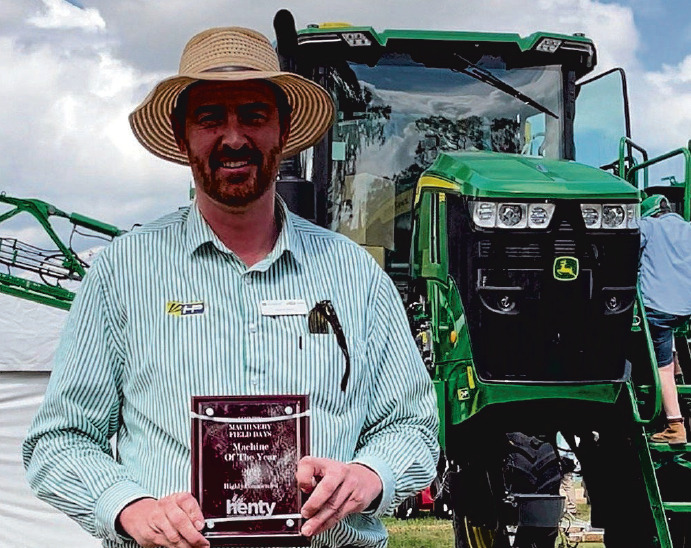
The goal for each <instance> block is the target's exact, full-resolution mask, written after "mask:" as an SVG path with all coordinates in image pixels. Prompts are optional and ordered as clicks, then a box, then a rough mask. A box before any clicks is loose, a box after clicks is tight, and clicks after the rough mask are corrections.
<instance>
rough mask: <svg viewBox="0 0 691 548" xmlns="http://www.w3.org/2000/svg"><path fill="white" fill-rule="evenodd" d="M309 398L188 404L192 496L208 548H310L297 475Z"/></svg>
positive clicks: (305, 448) (214, 399) (305, 444)
mask: <svg viewBox="0 0 691 548" xmlns="http://www.w3.org/2000/svg"><path fill="white" fill-rule="evenodd" d="M308 453H309V410H308V401H307V396H301V395H279V396H193V397H192V494H193V495H194V496H195V498H196V499H197V501H199V505H200V507H201V510H202V513H203V514H204V519H205V526H204V529H203V530H202V533H203V535H204V536H205V537H206V538H207V539H208V540H209V542H210V543H211V545H212V546H219V545H223V546H308V545H309V539H308V538H306V537H304V536H302V535H300V529H301V527H302V524H303V518H302V516H301V515H300V509H301V508H302V504H303V502H304V501H303V494H302V492H301V491H300V489H299V488H298V485H297V480H296V479H295V472H296V471H297V464H298V461H299V460H300V459H301V458H302V457H303V456H305V455H307V454H308Z"/></svg>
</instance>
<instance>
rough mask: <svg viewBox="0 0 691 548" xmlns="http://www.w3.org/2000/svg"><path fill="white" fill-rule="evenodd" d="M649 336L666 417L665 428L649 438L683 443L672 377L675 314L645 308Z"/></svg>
mask: <svg viewBox="0 0 691 548" xmlns="http://www.w3.org/2000/svg"><path fill="white" fill-rule="evenodd" d="M646 312H647V316H648V325H649V327H650V335H651V338H652V341H653V347H654V349H655V358H656V359H657V363H658V373H659V375H660V390H661V392H662V406H663V408H664V411H665V416H666V417H667V425H668V426H667V428H665V430H663V431H662V432H658V433H657V434H653V435H652V436H651V438H650V439H651V440H652V441H654V442H657V443H672V444H677V443H686V429H685V428H684V419H683V417H682V415H681V409H680V407H679V398H678V396H677V385H676V382H675V380H674V357H673V351H672V349H673V344H674V343H673V333H674V327H675V326H676V325H677V324H678V323H679V317H678V316H675V315H673V314H666V313H664V312H658V311H655V310H646Z"/></svg>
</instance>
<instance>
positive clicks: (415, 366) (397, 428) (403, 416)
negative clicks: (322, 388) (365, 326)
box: [352, 271, 439, 517]
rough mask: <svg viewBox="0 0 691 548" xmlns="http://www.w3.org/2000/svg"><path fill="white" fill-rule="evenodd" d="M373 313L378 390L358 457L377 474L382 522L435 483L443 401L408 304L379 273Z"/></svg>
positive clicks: (371, 348) (372, 355)
mask: <svg viewBox="0 0 691 548" xmlns="http://www.w3.org/2000/svg"><path fill="white" fill-rule="evenodd" d="M374 287H375V289H374V291H375V293H374V295H373V299H372V303H373V304H372V306H371V310H370V318H371V320H370V324H371V327H370V329H369V333H368V337H367V350H366V360H367V363H369V364H372V367H375V372H374V375H375V378H374V381H373V383H374V386H375V387H376V389H375V390H373V391H372V394H371V398H370V402H369V411H368V413H367V416H366V419H365V423H364V426H363V430H362V433H361V435H360V438H359V441H358V446H357V448H356V452H355V458H354V459H353V461H352V462H358V463H361V464H364V465H365V466H368V467H369V468H371V469H372V470H374V471H375V472H376V473H377V474H378V475H379V477H380V478H381V480H382V485H383V491H382V496H381V502H380V504H379V506H378V507H377V508H376V509H374V511H373V512H372V514H373V515H374V516H376V517H379V516H382V515H384V514H387V513H390V512H391V511H393V509H394V508H396V506H398V505H399V504H400V503H401V502H402V501H403V500H404V499H405V498H406V497H408V496H410V495H412V494H414V493H417V492H419V491H421V490H422V489H424V488H425V487H427V486H428V485H429V484H430V483H431V482H432V480H433V479H434V477H435V475H436V471H437V461H438V458H439V443H438V429H439V418H438V411H437V401H436V395H435V392H434V388H433V385H432V381H431V379H430V376H429V374H428V373H427V371H426V369H425V367H424V365H423V363H422V359H421V358H420V354H419V352H418V349H417V347H416V345H415V341H414V340H413V337H412V335H411V333H410V327H409V325H408V320H407V318H406V314H405V310H404V309H403V304H402V303H401V299H400V296H399V294H398V291H397V290H396V287H395V286H394V284H393V282H392V281H391V279H390V278H389V277H388V276H387V275H386V274H384V273H383V272H382V271H379V279H378V280H377V283H376V284H375V286H374Z"/></svg>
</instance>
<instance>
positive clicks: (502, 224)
mask: <svg viewBox="0 0 691 548" xmlns="http://www.w3.org/2000/svg"><path fill="white" fill-rule="evenodd" d="M470 211H471V214H472V216H473V223H475V226H477V227H480V228H505V229H506V228H508V229H512V228H513V229H521V228H547V227H548V226H549V223H550V221H551V220H552V216H553V215H554V204H548V203H535V204H528V203H503V202H470Z"/></svg>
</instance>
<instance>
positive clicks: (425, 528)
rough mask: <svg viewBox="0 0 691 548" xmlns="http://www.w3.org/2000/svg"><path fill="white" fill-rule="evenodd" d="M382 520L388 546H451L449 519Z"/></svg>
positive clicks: (592, 545)
mask: <svg viewBox="0 0 691 548" xmlns="http://www.w3.org/2000/svg"><path fill="white" fill-rule="evenodd" d="M579 506H580V505H579ZM579 511H580V512H579V513H581V512H582V513H584V514H585V513H586V512H587V509H586V508H579ZM588 513H589V512H588ZM423 515H424V514H423ZM383 522H384V525H385V526H386V528H387V530H388V531H389V548H453V527H452V525H451V521H450V520H441V519H435V518H433V517H427V516H425V517H421V518H417V519H410V520H399V519H396V518H384V519H383ZM560 546H564V547H565V546H566V545H560V544H559V542H558V541H557V544H556V545H555V548H560ZM578 546H579V547H580V548H605V545H604V544H602V543H598V542H587V543H585V542H583V543H580V544H579V545H578Z"/></svg>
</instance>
